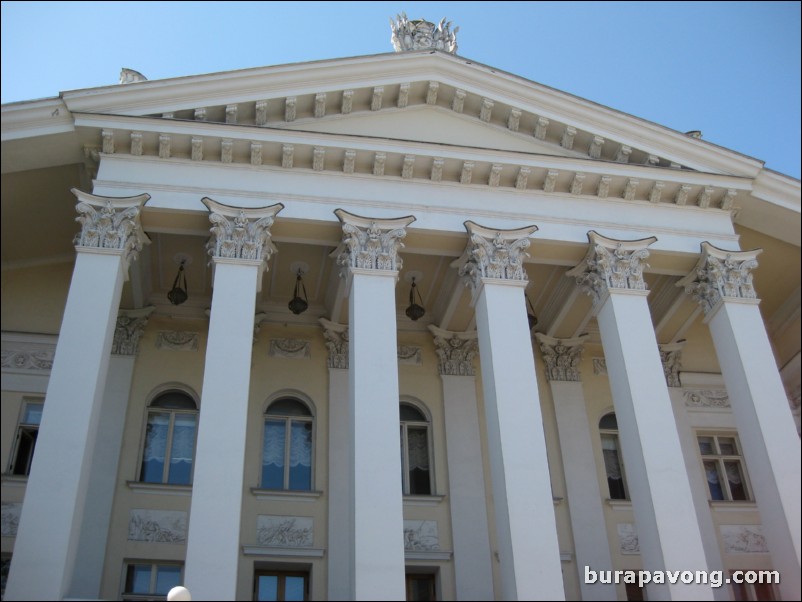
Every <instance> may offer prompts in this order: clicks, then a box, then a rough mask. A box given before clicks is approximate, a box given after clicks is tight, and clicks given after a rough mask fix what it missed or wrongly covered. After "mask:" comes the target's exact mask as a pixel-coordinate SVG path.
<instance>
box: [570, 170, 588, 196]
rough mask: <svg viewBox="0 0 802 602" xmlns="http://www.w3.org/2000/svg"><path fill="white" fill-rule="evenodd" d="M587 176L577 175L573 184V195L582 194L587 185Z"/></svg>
mask: <svg viewBox="0 0 802 602" xmlns="http://www.w3.org/2000/svg"><path fill="white" fill-rule="evenodd" d="M585 177H586V176H585V174H583V173H579V172H577V173H575V174H574V180H573V181H572V182H571V194H576V195H579V194H582V185H583V184H584V183H585Z"/></svg>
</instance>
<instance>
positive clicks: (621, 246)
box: [568, 232, 713, 600]
mask: <svg viewBox="0 0 802 602" xmlns="http://www.w3.org/2000/svg"><path fill="white" fill-rule="evenodd" d="M588 238H589V239H590V248H589V249H588V254H587V256H586V257H585V259H584V260H583V261H582V263H580V264H579V265H578V266H577V267H575V268H573V269H572V270H571V271H569V272H568V275H569V276H575V277H576V278H577V282H578V284H579V286H580V287H582V288H583V289H585V290H586V292H588V293H589V294H590V295H591V296H592V297H593V300H594V312H595V313H596V320H597V321H598V323H599V329H600V331H601V338H602V344H603V346H604V357H605V359H606V360H607V371H608V374H609V375H610V386H611V389H612V393H613V401H614V405H615V414H616V418H617V420H618V425H619V427H620V428H619V438H620V439H621V448H622V452H623V456H624V464H625V465H626V468H627V476H628V479H627V482H628V484H629V493H630V497H631V498H632V509H633V512H634V514H635V522H636V525H637V529H638V540H639V542H640V550H641V559H642V561H643V568H644V569H645V570H650V571H658V570H659V571H665V570H670V571H677V570H679V571H684V570H707V568H708V567H707V560H706V558H705V553H704V546H703V544H702V535H701V532H700V530H699V525H698V524H697V522H696V520H695V519H696V511H695V509H694V505H693V495H692V493H691V487H690V483H689V480H688V474H687V472H686V471H685V462H684V459H683V455H682V447H681V445H680V440H679V435H678V434H677V428H676V424H675V422H674V415H673V411H672V409H671V400H670V399H669V397H668V389H667V387H666V382H665V378H664V374H663V367H662V364H661V362H660V354H659V352H658V349H657V339H656V338H655V334H654V327H653V326H652V320H651V316H650V315H649V306H648V304H647V303H646V296H647V295H648V290H646V283H645V282H644V280H643V268H644V266H645V263H644V262H645V260H646V258H647V257H648V256H649V252H648V250H647V248H646V247H647V246H648V245H650V244H652V243H653V242H654V241H655V240H656V239H655V238H649V239H645V240H637V241H619V240H612V239H609V238H605V237H604V236H601V235H599V234H597V233H596V232H589V233H588ZM647 591H648V594H649V599H650V600H712V599H713V592H712V589H711V588H710V586H709V585H693V584H691V585H686V584H683V583H681V582H680V583H677V584H666V585H655V584H650V585H648V586H647Z"/></svg>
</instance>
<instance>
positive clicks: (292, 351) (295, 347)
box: [268, 339, 312, 360]
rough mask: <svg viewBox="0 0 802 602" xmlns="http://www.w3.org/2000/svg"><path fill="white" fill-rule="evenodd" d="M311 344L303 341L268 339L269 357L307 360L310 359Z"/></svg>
mask: <svg viewBox="0 0 802 602" xmlns="http://www.w3.org/2000/svg"><path fill="white" fill-rule="evenodd" d="M311 348H312V347H311V344H310V342H309V341H305V340H303V339H270V350H269V351H268V355H269V356H270V357H286V358H290V359H302V360H308V359H309V358H311V357H312V351H311Z"/></svg>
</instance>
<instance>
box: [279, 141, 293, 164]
mask: <svg viewBox="0 0 802 602" xmlns="http://www.w3.org/2000/svg"><path fill="white" fill-rule="evenodd" d="M294 155H295V147H294V146H293V145H292V144H282V145H281V166H282V167H283V168H284V169H292V163H293V158H294Z"/></svg>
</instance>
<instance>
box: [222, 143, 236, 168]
mask: <svg viewBox="0 0 802 602" xmlns="http://www.w3.org/2000/svg"><path fill="white" fill-rule="evenodd" d="M233 159H234V141H233V140H229V139H227V138H226V139H223V140H221V141H220V162H221V163H231V161H233Z"/></svg>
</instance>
